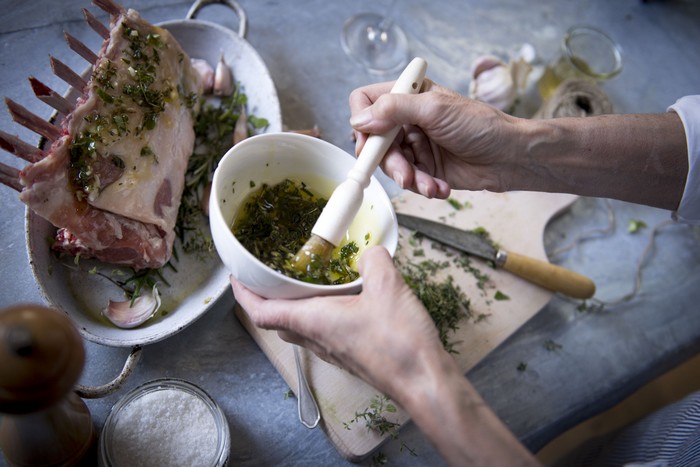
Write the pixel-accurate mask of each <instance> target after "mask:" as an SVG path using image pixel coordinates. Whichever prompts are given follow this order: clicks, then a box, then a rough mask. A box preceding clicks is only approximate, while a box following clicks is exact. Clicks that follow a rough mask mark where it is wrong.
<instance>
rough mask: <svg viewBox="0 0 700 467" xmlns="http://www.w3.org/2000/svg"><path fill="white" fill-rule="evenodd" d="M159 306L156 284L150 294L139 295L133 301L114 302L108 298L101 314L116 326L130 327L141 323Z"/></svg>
mask: <svg viewBox="0 0 700 467" xmlns="http://www.w3.org/2000/svg"><path fill="white" fill-rule="evenodd" d="M159 308H160V293H159V292H158V287H157V285H154V286H153V291H152V293H151V294H150V295H141V296H140V297H138V298H136V299H135V300H134V301H133V303H132V301H131V300H126V301H123V302H115V301H112V300H110V301H109V305H107V308H105V309H104V310H103V311H102V314H103V315H104V316H105V317H106V318H107V319H108V320H110V321H111V322H112V324H114V325H115V326H117V327H120V328H124V329H131V328H135V327H136V326H139V325H140V324H143V323H144V322H146V320H148V319H149V318H150V317H151V316H153V315H154V314H155V313H156V312H157V311H158V309H159Z"/></svg>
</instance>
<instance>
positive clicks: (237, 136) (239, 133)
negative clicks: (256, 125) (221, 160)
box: [233, 107, 248, 144]
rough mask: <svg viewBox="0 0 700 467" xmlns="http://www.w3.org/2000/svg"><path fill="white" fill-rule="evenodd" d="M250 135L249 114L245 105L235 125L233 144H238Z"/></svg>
mask: <svg viewBox="0 0 700 467" xmlns="http://www.w3.org/2000/svg"><path fill="white" fill-rule="evenodd" d="M247 137H248V115H246V112H245V107H244V108H242V109H241V114H240V115H239V116H238V120H236V125H235V126H234V127H233V144H238V143H240V142H241V141H243V140H244V139H246V138H247Z"/></svg>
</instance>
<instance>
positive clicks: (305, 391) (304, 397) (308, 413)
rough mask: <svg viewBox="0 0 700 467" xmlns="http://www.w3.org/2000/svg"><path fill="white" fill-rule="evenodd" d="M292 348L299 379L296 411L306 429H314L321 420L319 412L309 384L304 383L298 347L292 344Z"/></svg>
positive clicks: (304, 377) (304, 378)
mask: <svg viewBox="0 0 700 467" xmlns="http://www.w3.org/2000/svg"><path fill="white" fill-rule="evenodd" d="M292 346H293V347H294V362H295V363H296V367H297V377H298V379H299V388H298V389H297V410H298V411H299V420H300V421H301V423H302V424H303V425H304V426H305V427H306V428H316V425H318V422H319V421H320V420H321V412H320V411H319V409H318V404H317V403H316V398H314V394H313V393H312V392H311V388H310V387H309V383H308V382H307V381H306V376H305V375H304V369H303V368H302V366H301V358H299V347H298V346H297V345H295V344H292Z"/></svg>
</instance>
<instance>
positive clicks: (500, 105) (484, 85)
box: [469, 55, 517, 111]
mask: <svg viewBox="0 0 700 467" xmlns="http://www.w3.org/2000/svg"><path fill="white" fill-rule="evenodd" d="M516 95H517V89H516V86H515V83H514V81H513V74H512V72H511V69H510V66H509V65H507V64H506V63H504V62H503V61H502V60H500V59H498V58H497V57H494V56H492V55H484V56H482V57H479V58H477V59H476V60H475V61H474V63H473V64H472V80H471V82H470V83H469V97H471V98H472V99H476V100H479V101H481V102H485V103H487V104H489V105H492V106H493V107H496V108H497V109H499V110H503V111H506V110H509V109H510V108H511V107H512V105H513V103H514V102H515V97H516Z"/></svg>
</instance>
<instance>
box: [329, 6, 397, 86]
mask: <svg viewBox="0 0 700 467" xmlns="http://www.w3.org/2000/svg"><path fill="white" fill-rule="evenodd" d="M396 4H397V0H392V1H391V3H390V5H389V7H388V8H387V10H386V13H385V14H383V15H381V14H378V13H359V14H357V15H354V16H351V17H350V18H348V20H347V21H345V24H344V25H343V31H342V33H341V35H340V42H341V44H342V46H343V50H344V51H345V53H346V54H347V55H348V56H349V57H350V58H351V59H353V60H354V61H355V62H357V63H358V64H359V65H361V66H363V67H364V68H365V69H366V70H368V71H369V72H371V73H375V74H384V73H391V72H394V71H397V70H399V69H401V68H403V66H404V65H405V64H406V62H407V61H408V40H407V39H406V34H405V33H404V32H403V29H401V27H400V26H398V25H397V24H396V23H395V22H394V20H393V11H394V7H395V6H396Z"/></svg>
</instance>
